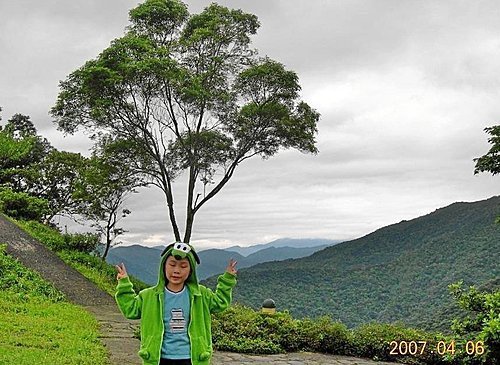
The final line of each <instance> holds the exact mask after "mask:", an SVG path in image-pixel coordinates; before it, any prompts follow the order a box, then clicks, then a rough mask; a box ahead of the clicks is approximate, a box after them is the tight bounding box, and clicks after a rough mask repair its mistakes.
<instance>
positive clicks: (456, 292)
mask: <svg viewBox="0 0 500 365" xmlns="http://www.w3.org/2000/svg"><path fill="white" fill-rule="evenodd" d="M449 289H450V293H451V294H452V295H453V297H454V298H455V300H456V301H457V302H458V304H459V306H460V308H462V309H463V310H465V311H466V313H467V314H466V316H464V317H463V318H457V319H455V320H454V321H453V325H452V330H453V332H454V334H456V335H458V337H459V338H460V339H461V341H460V344H461V345H462V346H465V344H466V342H467V341H482V342H483V343H484V347H485V349H486V351H485V353H484V354H481V355H480V356H479V355H477V354H474V355H467V354H466V353H464V352H462V353H457V354H456V356H454V357H453V359H454V360H455V361H458V362H459V363H460V364H494V363H498V362H500V290H497V291H494V292H491V293H489V292H484V291H479V290H478V289H476V288H475V287H474V286H471V287H469V288H468V290H466V289H464V288H463V282H458V283H455V284H452V285H450V286H449Z"/></svg>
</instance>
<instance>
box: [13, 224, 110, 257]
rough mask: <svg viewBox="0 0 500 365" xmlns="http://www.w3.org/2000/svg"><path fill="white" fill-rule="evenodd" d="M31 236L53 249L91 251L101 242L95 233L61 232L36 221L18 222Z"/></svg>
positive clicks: (57, 250)
mask: <svg viewBox="0 0 500 365" xmlns="http://www.w3.org/2000/svg"><path fill="white" fill-rule="evenodd" d="M17 223H18V224H19V225H20V226H21V228H23V229H24V230H25V231H27V232H28V233H29V234H30V235H31V236H33V237H34V238H36V239H37V240H39V241H40V242H42V243H43V244H44V245H46V246H47V247H48V248H50V249H51V250H53V251H56V252H59V251H64V250H70V251H78V252H85V253H91V252H94V251H95V250H96V249H97V246H98V245H99V244H100V241H99V235H98V234H95V233H64V234H63V233H61V232H59V231H58V230H57V229H55V228H52V227H48V226H46V225H45V224H42V223H40V222H36V221H24V222H20V221H18V222H17Z"/></svg>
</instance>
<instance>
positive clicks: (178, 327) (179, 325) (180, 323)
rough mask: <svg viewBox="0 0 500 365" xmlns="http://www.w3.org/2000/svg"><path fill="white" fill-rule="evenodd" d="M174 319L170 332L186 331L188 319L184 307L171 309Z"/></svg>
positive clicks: (171, 322)
mask: <svg viewBox="0 0 500 365" xmlns="http://www.w3.org/2000/svg"><path fill="white" fill-rule="evenodd" d="M170 313H171V315H172V319H171V320H170V323H169V324H170V332H172V333H179V332H185V331H186V319H185V318H184V312H183V311H182V308H176V309H172V310H171V311H170Z"/></svg>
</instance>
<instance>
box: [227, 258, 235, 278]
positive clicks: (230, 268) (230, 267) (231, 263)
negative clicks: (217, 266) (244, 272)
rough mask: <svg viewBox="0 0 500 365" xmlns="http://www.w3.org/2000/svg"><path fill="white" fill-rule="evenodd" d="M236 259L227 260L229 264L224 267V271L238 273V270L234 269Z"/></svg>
mask: <svg viewBox="0 0 500 365" xmlns="http://www.w3.org/2000/svg"><path fill="white" fill-rule="evenodd" d="M237 263H238V261H235V260H233V259H231V260H229V264H228V265H227V267H226V272H228V273H230V274H233V275H236V274H237V273H238V270H236V264H237Z"/></svg>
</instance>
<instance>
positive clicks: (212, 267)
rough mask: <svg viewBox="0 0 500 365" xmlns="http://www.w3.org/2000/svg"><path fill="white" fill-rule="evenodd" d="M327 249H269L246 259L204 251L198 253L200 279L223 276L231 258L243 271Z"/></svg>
mask: <svg viewBox="0 0 500 365" xmlns="http://www.w3.org/2000/svg"><path fill="white" fill-rule="evenodd" d="M260 246H264V245H260ZM325 247H327V246H324V245H323V246H314V247H307V248H294V247H267V248H264V249H262V250H260V251H256V252H255V253H252V254H251V255H248V256H246V257H245V256H242V255H240V254H239V253H238V252H234V251H229V249H224V250H222V249H210V250H204V251H200V252H199V253H198V255H199V256H200V261H201V265H199V267H198V278H199V279H200V280H203V279H206V278H208V277H210V276H212V275H216V274H222V272H223V271H224V270H225V269H226V266H227V264H228V262H229V260H230V259H231V258H232V259H234V260H236V261H238V265H237V267H238V269H243V268H245V267H250V266H253V265H256V264H259V263H262V262H269V261H282V260H287V259H291V258H298V257H304V256H308V255H311V254H313V253H314V252H316V251H318V250H321V249H323V248H325Z"/></svg>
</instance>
